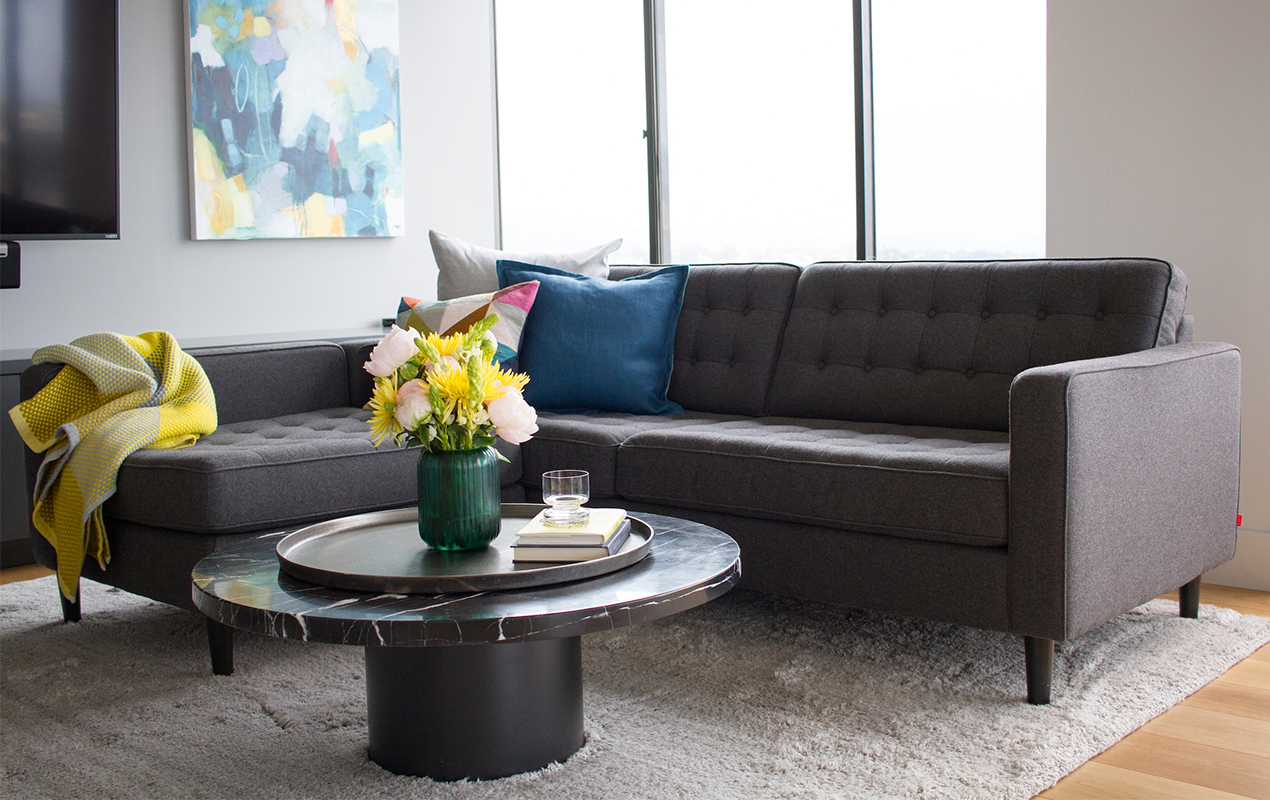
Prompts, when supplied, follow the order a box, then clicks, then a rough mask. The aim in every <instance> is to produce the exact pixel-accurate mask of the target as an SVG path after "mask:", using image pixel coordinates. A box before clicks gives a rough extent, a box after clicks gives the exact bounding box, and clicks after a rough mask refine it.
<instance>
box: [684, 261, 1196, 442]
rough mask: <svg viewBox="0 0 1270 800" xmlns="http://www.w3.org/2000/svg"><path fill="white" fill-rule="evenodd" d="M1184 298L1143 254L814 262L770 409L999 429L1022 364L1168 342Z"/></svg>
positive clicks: (1169, 272) (1175, 279)
mask: <svg viewBox="0 0 1270 800" xmlns="http://www.w3.org/2000/svg"><path fill="white" fill-rule="evenodd" d="M1185 300H1186V277H1185V276H1184V275H1183V274H1182V272H1181V271H1180V270H1177V269H1175V268H1174V267H1173V266H1172V265H1171V264H1169V263H1167V262H1165V261H1157V260H1153V259H1062V260H1045V261H1039V260H1038V261H990V262H942V263H941V262H891V263H888V262H836V263H828V262H824V263H817V264H812V265H811V266H809V267H806V268H805V269H804V270H803V272H802V275H801V277H800V279H799V281H798V287H797V291H796V293H795V296H794V302H793V307H792V308H791V310H790V313H789V320H788V322H787V324H786V329H785V336H784V342H783V345H782V348H781V353H780V356H779V359H778V361H777V365H776V371H775V375H774V378H773V382H772V390H771V393H770V395H769V397H768V403H767V411H768V413H770V414H773V415H776V416H791V417H814V418H824V419H842V420H853V421H859V422H892V423H897V424H911V425H934V426H942V427H950V428H977V429H983V430H998V431H1005V430H1008V429H1009V402H1010V384H1011V382H1012V381H1013V380H1014V377H1015V376H1016V375H1018V374H1019V373H1020V372H1022V371H1023V370H1025V369H1028V368H1031V367H1037V366H1043V365H1047V364H1056V363H1060V362H1064V361H1074V360H1079V359H1086V358H1097V357H1100V356H1111V355H1119V354H1123V353H1129V352H1134V351H1138V350H1146V349H1149V348H1151V347H1155V346H1158V345H1166V344H1173V343H1174V341H1175V340H1176V336H1177V332H1178V330H1179V328H1180V327H1181V326H1182V312H1183V306H1184V305H1185ZM676 369H678V363H676Z"/></svg>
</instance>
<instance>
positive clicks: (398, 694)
mask: <svg viewBox="0 0 1270 800" xmlns="http://www.w3.org/2000/svg"><path fill="white" fill-rule="evenodd" d="M636 516H638V517H639V518H640V519H642V520H644V521H645V522H647V523H648V524H649V525H650V526H652V528H653V530H654V531H655V532H656V535H655V536H654V537H653V543H652V550H651V552H650V553H649V554H648V555H647V556H646V557H644V558H643V559H642V560H641V561H639V562H637V563H635V564H633V565H631V566H629V567H626V568H625V569H622V570H619V571H617V572H614V573H611V574H608V575H603V576H600V577H596V578H589V579H587V580H581V581H575V582H572V583H563V584H556V585H551V586H542V587H536V588H528V589H517V590H509V591H487V592H473V593H449V594H380V593H370V592H356V591H350V590H345V589H335V588H330V587H326V586H317V585H314V584H311V583H306V582H304V581H301V580H298V579H296V578H293V577H291V576H289V575H287V574H285V573H282V572H280V570H279V567H278V556H277V552H276V550H275V547H276V545H277V543H278V540H279V539H280V538H281V537H282V536H284V535H285V534H283V533H278V534H272V535H268V536H262V537H260V538H258V539H253V540H251V541H249V542H244V543H242V544H239V545H235V546H232V547H229V548H226V549H224V550H218V551H217V552H215V553H213V554H211V555H209V556H207V557H206V558H204V559H203V560H202V561H200V562H198V564H197V565H195V567H194V571H193V574H192V578H193V589H192V594H193V599H194V604H195V605H196V606H197V607H198V608H199V610H201V611H202V612H203V613H204V614H206V615H207V616H209V617H211V618H212V619H214V620H216V621H218V622H221V623H224V624H225V625H228V626H230V627H232V628H237V629H239V630H245V631H251V632H253V633H260V634H264V635H266V636H276V637H280V638H284V639H299V640H302V641H311V642H327V643H333V644H348V645H356V646H360V647H364V648H365V649H366V710H367V726H368V728H369V734H370V747H369V751H370V757H371V758H372V759H374V760H375V761H376V762H377V763H379V764H380V765H381V766H383V767H384V768H385V769H388V770H390V771H392V772H396V773H399V774H403V775H421V776H427V777H430V778H433V779H436V780H460V779H464V778H478V779H479V778H501V777H506V776H508V775H514V774H516V773H520V772H527V771H529V770H533V769H539V768H541V767H544V766H546V765H547V764H550V763H552V762H553V761H563V760H565V759H566V758H568V757H569V756H570V755H572V754H573V753H574V752H576V751H577V750H578V748H580V747H581V746H582V744H583V740H584V733H583V727H582V636H583V634H587V633H594V632H596V631H602V630H611V629H613V628H618V627H622V626H626V625H634V624H636V623H639V622H646V621H648V620H653V619H658V618H661V617H665V616H669V615H671V614H676V613H678V612H680V611H684V610H686V609H689V608H693V607H695V606H699V605H702V604H703V603H706V602H708V601H710V600H713V599H714V598H716V597H718V596H720V595H722V594H723V593H725V592H727V591H728V590H729V589H731V588H732V586H733V585H734V584H735V583H736V582H737V580H738V579H739V578H740V575H741V559H740V548H739V547H738V546H737V544H736V542H734V541H733V540H732V539H731V537H729V536H728V535H727V534H725V533H722V532H720V531H718V530H715V529H714V528H711V527H709V526H706V525H702V524H699V523H696V522H689V521H687V520H681V519H676V518H674V517H666V516H660V515H656V514H636Z"/></svg>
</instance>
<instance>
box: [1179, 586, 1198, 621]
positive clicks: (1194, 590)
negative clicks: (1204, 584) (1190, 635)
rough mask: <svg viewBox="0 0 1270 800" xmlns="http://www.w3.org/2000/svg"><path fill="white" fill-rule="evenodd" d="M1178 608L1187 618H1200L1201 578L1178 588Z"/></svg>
mask: <svg viewBox="0 0 1270 800" xmlns="http://www.w3.org/2000/svg"><path fill="white" fill-rule="evenodd" d="M1200 577H1203V576H1200ZM1177 610H1178V614H1179V615H1180V616H1183V617H1186V618H1187V619H1198V618H1199V578H1196V579H1195V580H1193V581H1191V582H1190V583H1188V584H1185V585H1184V586H1182V588H1180V589H1178V590H1177Z"/></svg>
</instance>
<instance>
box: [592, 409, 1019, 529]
mask: <svg viewBox="0 0 1270 800" xmlns="http://www.w3.org/2000/svg"><path fill="white" fill-rule="evenodd" d="M1009 466H1010V444H1009V435H1008V434H1006V433H1000V432H996V431H976V430H956V429H948V428H931V427H917V426H905V425H893V424H887V423H851V422H837V421H832V420H815V419H793V418H777V417H767V418H757V419H755V418H746V419H734V420H719V421H717V422H713V423H710V424H702V423H700V422H699V423H698V424H697V425H695V426H690V427H683V428H669V427H662V426H658V427H650V428H648V429H646V430H643V431H640V432H638V433H634V434H632V435H631V436H629V437H628V438H627V439H626V441H625V442H624V443H623V445H622V448H621V451H620V452H619V454H618V458H617V491H618V492H619V494H620V495H621V496H623V497H625V498H629V499H631V500H637V501H642V502H647V503H657V504H660V505H669V506H680V507H685V508H695V509H703V510H707V511H718V512H725V513H729V514H739V515H745V516H753V517H759V518H763V519H773V520H786V521H792V522H803V523H807V524H811V525H819V526H825V527H831V528H840V529H844V530H852V531H863V532H868V533H880V534H888V535H894V536H904V537H910V538H915V539H925V540H930V541H940V542H950V543H955V544H967V545H979V546H1002V545H1005V544H1006V530H1007V513H1008V504H1007V490H1008V483H1009Z"/></svg>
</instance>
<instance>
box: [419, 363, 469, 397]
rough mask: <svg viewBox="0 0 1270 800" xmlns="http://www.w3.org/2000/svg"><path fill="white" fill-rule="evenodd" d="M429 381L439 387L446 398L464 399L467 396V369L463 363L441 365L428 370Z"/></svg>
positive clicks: (438, 389) (442, 395) (439, 390)
mask: <svg viewBox="0 0 1270 800" xmlns="http://www.w3.org/2000/svg"><path fill="white" fill-rule="evenodd" d="M428 383H430V384H432V385H433V386H435V387H437V391H438V392H440V393H441V397H442V399H444V400H463V399H464V398H466V397H467V389H468V383H467V370H465V369H464V368H463V365H462V364H454V363H447V364H442V365H440V366H439V367H437V368H436V369H434V370H432V371H430V372H428Z"/></svg>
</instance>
